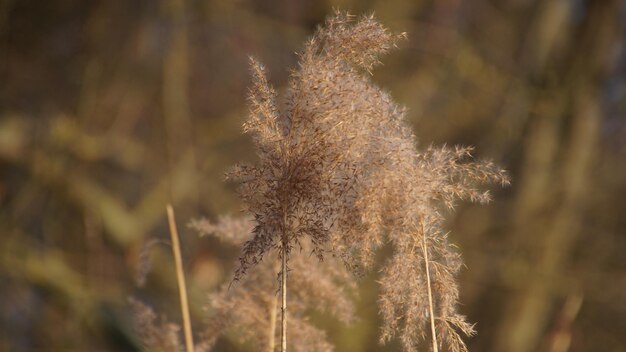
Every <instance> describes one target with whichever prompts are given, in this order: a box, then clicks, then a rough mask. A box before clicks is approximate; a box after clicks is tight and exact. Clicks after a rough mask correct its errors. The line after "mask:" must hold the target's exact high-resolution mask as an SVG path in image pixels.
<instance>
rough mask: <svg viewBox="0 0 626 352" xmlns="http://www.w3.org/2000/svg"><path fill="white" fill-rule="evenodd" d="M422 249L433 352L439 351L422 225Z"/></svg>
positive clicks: (424, 233)
mask: <svg viewBox="0 0 626 352" xmlns="http://www.w3.org/2000/svg"><path fill="white" fill-rule="evenodd" d="M422 236H423V238H422V251H423V252H424V263H426V287H428V310H429V312H430V314H429V315H430V330H431V334H432V337H433V338H432V342H433V352H439V347H437V346H438V344H437V332H436V330H435V312H434V309H433V293H432V289H431V287H430V266H429V264H428V249H427V248H426V232H425V231H424V226H423V225H422Z"/></svg>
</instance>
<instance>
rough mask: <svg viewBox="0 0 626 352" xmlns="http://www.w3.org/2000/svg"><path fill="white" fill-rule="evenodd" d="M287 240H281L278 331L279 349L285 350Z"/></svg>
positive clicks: (283, 351) (284, 351)
mask: <svg viewBox="0 0 626 352" xmlns="http://www.w3.org/2000/svg"><path fill="white" fill-rule="evenodd" d="M286 242H287V241H285V240H283V253H282V255H283V266H282V276H281V286H282V288H281V290H280V292H281V298H282V306H281V309H282V311H281V318H282V324H283V326H282V330H281V333H280V338H281V351H282V352H287V247H286V245H287V243H286Z"/></svg>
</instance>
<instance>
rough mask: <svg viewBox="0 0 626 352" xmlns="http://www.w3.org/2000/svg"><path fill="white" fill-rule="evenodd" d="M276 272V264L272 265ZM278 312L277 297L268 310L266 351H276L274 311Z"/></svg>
mask: <svg viewBox="0 0 626 352" xmlns="http://www.w3.org/2000/svg"><path fill="white" fill-rule="evenodd" d="M277 270H278V263H275V265H274V272H276V271H277ZM277 310H278V296H276V297H274V299H273V300H272V307H271V308H270V314H271V315H270V331H269V346H268V349H267V351H268V352H274V350H275V349H276V320H277V319H276V311H277Z"/></svg>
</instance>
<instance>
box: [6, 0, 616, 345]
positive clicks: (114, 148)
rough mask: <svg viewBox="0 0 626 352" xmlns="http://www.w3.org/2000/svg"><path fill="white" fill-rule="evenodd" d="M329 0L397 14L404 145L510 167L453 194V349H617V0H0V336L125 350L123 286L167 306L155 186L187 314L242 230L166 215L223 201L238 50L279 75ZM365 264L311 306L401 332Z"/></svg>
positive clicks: (236, 151) (384, 74)
mask: <svg viewBox="0 0 626 352" xmlns="http://www.w3.org/2000/svg"><path fill="white" fill-rule="evenodd" d="M333 7H337V8H340V9H342V10H350V12H352V13H354V14H363V13H371V12H374V13H375V14H376V17H377V18H378V19H379V20H380V21H381V22H382V23H383V24H385V25H386V26H388V27H389V28H391V29H392V30H394V31H397V32H401V31H404V32H407V33H408V38H409V39H408V40H407V41H405V42H404V43H402V44H401V46H400V48H399V50H397V51H395V52H394V53H392V54H391V55H389V56H388V57H386V58H383V60H382V61H383V62H384V66H382V67H381V68H378V69H376V70H375V71H374V80H375V81H376V82H377V83H379V84H380V85H381V86H383V87H385V88H386V89H388V90H390V91H391V93H392V95H393V96H394V97H395V98H396V100H397V101H398V102H399V103H401V104H404V105H406V106H407V107H408V108H409V116H408V117H409V119H410V122H411V123H412V124H413V126H414V129H415V133H416V135H417V136H418V138H419V140H420V143H421V145H422V146H424V147H425V146H428V145H429V144H436V145H441V144H444V143H446V144H448V145H454V144H464V145H473V146H475V147H476V155H477V156H478V157H480V158H490V159H493V160H494V161H496V162H497V163H499V164H500V165H502V166H503V167H505V168H506V169H508V170H509V171H510V173H511V176H512V186H511V187H509V188H506V189H502V190H500V189H497V190H495V192H494V198H495V201H494V202H493V203H492V204H491V205H489V206H474V205H469V204H461V205H460V206H459V207H458V211H457V212H456V213H455V214H450V221H449V224H448V227H449V230H450V231H451V237H452V240H453V241H454V242H455V243H456V244H458V246H459V248H460V251H461V252H462V253H463V256H464V258H465V262H466V265H467V268H466V269H464V270H463V272H462V275H461V277H460V281H461V302H462V306H461V307H460V310H461V311H462V312H463V313H464V314H466V315H468V316H469V320H470V321H471V322H476V324H477V329H478V331H479V333H478V335H477V336H476V337H474V338H471V339H468V340H467V341H468V345H469V349H470V350H471V351H512V352H517V351H519V352H523V351H567V350H569V351H626V333H625V332H626V255H625V254H624V253H626V47H625V46H624V44H625V43H626V40H625V34H626V28H625V27H626V2H624V1H619V0H606V1H592V0H587V1H585V0H546V1H540V0H473V1H469V0H467V1H462V0H437V1H435V0H431V1H428V0H412V1H400V0H368V1H356V0H354V1H349V0H345V1H339V0H337V1H334V0H326V1H314V0H264V1H252V0H239V1H237V0H228V1H226V0H160V1H155V0H137V1H122V0H92V1H83V0H48V1H35V0H0V350H2V351H133V350H136V349H137V346H138V345H137V341H136V338H134V337H133V336H134V335H133V332H132V329H131V316H130V313H129V309H128V297H129V296H134V297H139V298H140V299H142V300H144V301H146V302H148V303H150V304H151V305H153V306H154V307H155V309H157V311H158V312H159V314H165V315H167V316H168V317H169V318H170V320H172V321H174V322H179V321H180V312H179V311H178V296H177V288H176V276H175V273H174V264H173V259H172V256H171V251H170V248H169V247H168V246H167V245H160V244H157V245H155V246H153V247H151V249H150V250H149V251H147V252H146V251H145V250H144V251H142V247H144V244H145V243H146V241H149V240H150V239H156V240H163V241H166V240H167V239H168V232H167V223H166V216H165V204H166V203H167V202H171V203H172V204H173V205H174V207H175V208H176V210H177V218H178V222H179V223H178V226H179V229H180V232H181V235H182V251H183V257H184V264H185V269H186V271H187V275H188V286H189V289H190V300H191V305H192V312H191V315H192V318H193V321H194V328H196V330H199V329H200V327H201V326H202V322H203V314H206V313H205V312H204V311H203V310H202V307H203V306H204V305H205V303H206V299H207V298H206V296H207V293H208V292H210V291H211V290H213V289H215V288H216V287H217V286H218V285H220V284H221V283H223V282H225V281H227V280H229V279H230V276H229V275H230V271H231V269H232V263H233V260H234V258H236V257H237V254H238V253H237V251H236V250H232V249H225V248H223V247H222V245H221V244H220V243H219V242H217V241H215V240H210V239H206V238H198V236H197V234H196V233H194V232H193V231H191V230H189V229H187V227H186V226H185V225H186V223H188V221H189V220H190V219H192V218H199V217H203V216H206V217H208V218H210V219H215V218H216V217H217V216H218V215H219V214H226V213H233V214H236V213H237V211H238V209H239V208H240V204H239V201H238V199H237V197H236V195H235V193H234V189H233V187H232V185H229V184H225V183H224V182H223V180H222V175H223V172H224V170H225V169H226V168H227V167H228V166H230V165H232V164H234V163H235V162H237V161H241V160H254V154H253V150H252V145H251V143H250V140H249V138H248V137H246V136H242V135H241V133H240V126H241V124H242V122H243V119H244V117H245V113H246V108H245V94H246V87H247V85H248V84H249V77H248V68H247V59H248V56H249V55H254V56H256V57H257V58H259V60H260V61H262V62H264V63H265V64H266V65H267V67H268V70H269V72H270V78H271V80H272V82H273V83H274V84H275V86H276V87H277V88H278V89H279V90H283V87H284V86H285V83H286V81H287V78H288V68H289V67H293V66H294V65H295V63H296V59H297V57H296V55H295V54H294V53H295V52H296V51H298V50H299V49H300V48H301V45H302V43H303V42H304V40H305V39H306V38H307V37H308V36H309V35H311V33H312V32H313V31H314V29H315V27H316V26H317V25H318V24H320V23H321V22H322V21H323V20H324V18H325V17H326V16H327V15H328V14H330V13H331V12H332V8H333ZM146 256H149V259H150V262H151V263H152V267H151V269H150V272H149V274H148V276H147V277H146V280H145V284H144V285H143V286H141V285H140V286H138V285H137V282H136V273H137V272H138V271H141V270H143V269H145V268H144V266H143V265H144V264H145V263H146V258H145V257H146ZM376 275H377V274H376V273H374V274H372V275H370V276H368V277H366V278H364V279H363V281H362V283H361V292H360V296H359V299H358V306H359V315H360V317H361V320H360V322H358V323H357V324H356V325H355V326H353V327H344V326H341V325H339V324H338V323H337V322H334V321H328V320H327V319H318V320H319V323H320V324H321V326H322V327H325V328H327V329H328V330H329V331H328V334H329V336H330V337H331V339H332V340H333V341H334V342H335V343H336V345H337V350H338V351H357V352H358V351H396V350H398V349H397V346H396V345H394V344H390V345H388V346H385V347H381V346H378V345H377V339H378V336H377V335H378V328H377V326H378V320H377V319H378V318H377V308H376V306H375V299H376V294H377V292H376V284H375V280H376ZM222 345H223V346H224V347H223V348H224V350H232V351H237V350H241V349H240V348H239V349H238V347H237V346H236V344H229V343H228V342H227V341H226V342H225V343H223V344H222Z"/></svg>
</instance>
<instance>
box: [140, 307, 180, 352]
mask: <svg viewBox="0 0 626 352" xmlns="http://www.w3.org/2000/svg"><path fill="white" fill-rule="evenodd" d="M129 302H130V305H131V308H132V311H133V324H134V330H135V332H136V333H137V335H138V338H139V341H140V342H141V345H142V347H143V350H144V351H159V352H171V351H182V350H183V343H182V342H181V340H180V336H179V332H180V326H179V325H177V324H174V323H170V322H169V321H168V320H167V319H166V318H165V317H161V318H159V317H157V315H156V313H155V312H154V310H153V309H152V308H151V307H150V306H148V305H146V304H145V303H143V302H141V301H139V300H136V299H134V298H130V299H129Z"/></svg>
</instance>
